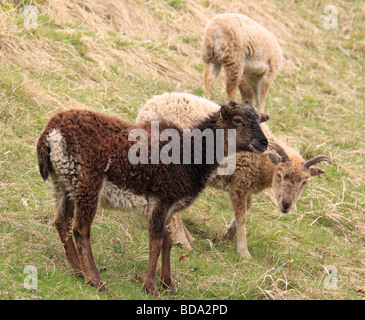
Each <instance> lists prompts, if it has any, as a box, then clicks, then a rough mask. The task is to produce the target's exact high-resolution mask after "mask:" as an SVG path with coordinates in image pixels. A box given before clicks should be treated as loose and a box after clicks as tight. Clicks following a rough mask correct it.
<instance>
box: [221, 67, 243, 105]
mask: <svg viewBox="0 0 365 320" xmlns="http://www.w3.org/2000/svg"><path fill="white" fill-rule="evenodd" d="M243 66H244V61H242V63H240V64H236V63H227V64H226V65H225V69H226V91H227V97H228V100H230V101H236V96H237V94H236V91H237V87H238V84H239V82H240V80H241V77H242V74H243Z"/></svg>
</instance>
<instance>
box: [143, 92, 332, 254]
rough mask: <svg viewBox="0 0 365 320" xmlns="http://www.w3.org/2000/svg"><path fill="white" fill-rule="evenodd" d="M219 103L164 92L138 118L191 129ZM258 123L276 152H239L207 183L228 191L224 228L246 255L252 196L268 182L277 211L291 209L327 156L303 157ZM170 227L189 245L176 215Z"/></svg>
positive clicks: (177, 239) (326, 159) (149, 103)
mask: <svg viewBox="0 0 365 320" xmlns="http://www.w3.org/2000/svg"><path fill="white" fill-rule="evenodd" d="M219 108H220V106H219V105H217V104H216V103H214V102H212V101H209V100H206V99H204V98H200V97H197V96H194V95H192V94H186V93H165V94H163V95H160V96H155V97H153V98H152V99H150V100H149V101H147V102H146V104H145V106H144V107H142V108H141V109H140V110H139V114H138V117H137V122H138V123H143V122H145V121H151V120H162V119H165V120H170V121H173V122H174V123H176V124H178V125H180V126H181V127H183V128H192V127H193V124H194V123H195V122H196V121H199V119H201V118H204V117H206V116H207V115H209V114H211V113H214V112H216V111H217V110H219ZM190 121H191V123H190V125H189V122H190ZM261 128H262V130H263V132H264V134H265V136H266V137H267V139H268V140H269V141H270V145H271V147H272V149H274V150H275V151H274V152H270V153H264V154H260V155H259V154H253V153H248V152H240V153H237V154H236V171H235V172H234V173H233V174H232V175H227V176H225V175H217V176H216V178H215V180H214V181H213V182H212V183H211V184H210V186H214V187H216V188H219V189H222V190H225V191H227V192H228V193H229V195H230V199H231V201H232V206H233V210H234V215H235V218H234V219H233V220H232V222H231V224H230V225H229V227H228V229H227V231H226V237H228V238H231V237H233V236H234V235H235V233H236V231H237V251H238V252H239V254H240V255H242V256H244V257H248V258H249V257H250V256H251V255H250V253H249V251H248V248H247V242H246V214H247V210H248V209H249V207H250V206H251V203H252V196H253V195H254V194H257V193H259V192H261V191H263V190H265V189H268V188H270V187H272V188H273V193H274V195H275V198H276V200H277V203H278V206H279V208H280V210H281V211H282V212H284V213H286V212H289V210H290V209H291V208H292V207H293V206H294V205H295V203H296V201H297V200H298V198H299V196H300V194H301V193H302V191H303V188H304V185H305V184H306V182H307V180H308V179H309V178H310V176H316V175H317V176H320V175H321V174H323V173H325V171H323V170H321V169H319V168H316V167H312V165H314V164H315V163H318V162H321V161H331V159H330V158H328V157H327V156H317V157H314V158H313V159H311V160H309V161H307V162H306V161H305V160H304V159H303V158H302V157H301V155H300V154H299V152H298V151H297V150H295V149H294V148H291V147H289V146H288V145H286V144H285V143H284V142H283V141H281V140H279V139H278V138H276V137H275V136H274V135H273V134H272V133H271V132H270V130H269V128H268V126H267V125H266V124H261ZM171 229H172V232H173V234H172V238H173V241H174V242H175V243H180V244H182V245H183V246H184V247H186V248H191V245H190V241H191V240H192V237H191V235H190V234H189V233H188V231H187V230H186V228H185V226H184V225H183V224H182V221H181V217H180V214H177V215H175V220H174V221H173V225H172V226H171Z"/></svg>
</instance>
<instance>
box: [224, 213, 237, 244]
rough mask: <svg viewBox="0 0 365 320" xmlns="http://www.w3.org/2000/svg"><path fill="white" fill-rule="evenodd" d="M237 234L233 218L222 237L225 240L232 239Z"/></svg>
mask: <svg viewBox="0 0 365 320" xmlns="http://www.w3.org/2000/svg"><path fill="white" fill-rule="evenodd" d="M236 232H237V224H236V219H235V218H233V219H232V220H231V223H230V224H229V226H228V228H227V230H226V233H225V234H224V237H225V238H227V239H233V237H234V236H235V234H236Z"/></svg>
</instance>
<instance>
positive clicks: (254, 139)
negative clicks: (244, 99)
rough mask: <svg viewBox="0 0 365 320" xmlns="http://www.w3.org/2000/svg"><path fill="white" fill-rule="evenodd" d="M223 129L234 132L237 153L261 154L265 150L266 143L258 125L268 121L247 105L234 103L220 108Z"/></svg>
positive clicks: (266, 116) (264, 115)
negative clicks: (233, 130)
mask: <svg viewBox="0 0 365 320" xmlns="http://www.w3.org/2000/svg"><path fill="white" fill-rule="evenodd" d="M221 115H222V122H223V127H224V128H225V129H235V130H236V147H237V151H250V152H254V153H262V152H264V151H266V150H267V146H268V141H267V139H266V137H265V135H264V133H263V132H262V130H261V127H260V123H261V122H265V121H267V120H268V119H269V116H268V115H267V114H264V113H262V114H260V113H259V112H257V110H256V109H255V108H254V107H252V106H250V105H248V104H245V105H241V104H238V103H236V102H234V101H231V102H229V103H228V104H226V105H224V106H222V107H221Z"/></svg>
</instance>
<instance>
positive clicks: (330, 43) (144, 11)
mask: <svg viewBox="0 0 365 320" xmlns="http://www.w3.org/2000/svg"><path fill="white" fill-rule="evenodd" d="M29 3H30V1H14V2H11V4H9V3H5V2H3V3H1V4H0V9H1V10H0V79H1V82H0V155H1V157H0V299H19V298H34V297H36V298H37V297H38V298H42V299H66V298H71V299H78V298H80V297H87V298H91V299H99V298H101V299H108V298H119V299H120V298H129V299H145V298H150V297H146V296H144V294H143V293H142V290H141V288H140V285H141V278H142V277H143V274H144V272H145V267H146V261H147V256H148V248H147V231H146V229H145V228H143V227H141V226H142V225H143V223H142V222H140V221H134V220H133V219H131V218H130V217H129V216H127V215H126V214H124V213H115V212H108V211H102V212H100V213H99V215H98V216H97V218H96V221H95V224H94V229H93V242H94V243H93V248H94V255H95V257H96V260H97V264H98V266H99V267H100V268H101V269H102V270H104V271H103V273H102V277H103V278H104V279H105V280H106V281H107V282H108V286H109V288H110V290H109V293H108V294H106V295H103V294H100V293H97V292H95V290H94V288H91V287H89V286H85V285H84V284H83V283H82V282H81V281H79V280H77V279H74V278H73V277H71V276H70V268H69V266H68V264H67V262H66V261H65V258H64V255H63V252H62V247H61V246H60V245H59V241H58V239H57V234H56V232H55V230H54V227H53V211H54V206H53V202H52V197H51V192H50V190H49V186H48V185H47V184H44V183H43V181H41V179H40V177H39V174H38V172H37V164H36V161H35V144H36V141H37V138H38V136H39V133H40V132H41V130H42V129H43V127H44V125H45V123H46V121H47V119H48V118H49V116H50V115H51V114H53V113H54V112H56V111H58V110H60V109H63V108H74V107H78V108H90V109H93V110H99V111H102V112H106V113H109V114H113V115H116V116H119V117H122V118H124V119H129V120H131V121H133V119H134V118H135V116H136V114H137V111H138V107H139V106H141V105H142V104H143V103H144V102H145V101H146V100H147V99H149V98H150V97H151V96H152V95H154V94H160V93H162V92H164V91H188V92H193V93H196V94H202V92H203V83H202V69H203V63H202V60H201V54H200V40H201V36H202V32H203V29H204V26H205V24H206V22H207V21H208V20H209V19H210V18H211V17H213V16H214V15H215V14H217V13H221V12H241V13H244V14H247V15H249V16H251V17H252V18H253V19H255V20H257V21H258V22H259V23H261V24H263V25H264V26H266V27H267V28H268V29H270V30H271V31H272V32H273V33H274V34H275V35H276V36H277V38H278V40H279V43H280V45H281V47H282V50H283V52H284V66H283V68H282V70H281V72H280V74H279V76H278V77H277V79H276V80H275V82H274V84H273V86H272V88H271V89H270V92H269V96H268V100H267V106H266V108H267V111H268V112H269V113H270V114H271V120H270V127H271V129H272V131H273V132H274V133H275V134H277V135H279V136H280V135H281V136H284V137H285V140H287V141H288V142H289V143H290V144H291V145H293V146H295V147H297V148H298V149H299V150H300V151H301V153H302V154H303V156H304V157H306V158H310V157H312V156H314V155H317V154H319V153H322V154H328V155H330V156H331V157H332V158H333V159H334V165H332V166H329V165H324V166H323V167H325V169H326V170H327V174H326V177H324V178H322V180H321V181H319V180H316V179H313V181H312V182H311V183H310V184H309V186H308V187H307V188H306V191H305V192H304V194H303V196H302V197H301V199H300V200H299V202H298V207H297V210H296V211H294V212H292V213H291V214H290V215H282V214H280V213H279V211H278V210H277V208H276V204H275V201H274V199H273V197H272V195H271V194H270V193H267V194H263V195H261V196H260V197H258V198H257V200H256V202H255V203H254V206H253V209H252V214H251V215H250V216H249V222H248V241H249V248H250V251H251V252H252V253H253V259H252V260H251V261H248V262H247V261H241V260H239V258H238V257H237V255H236V253H235V242H234V241H227V240H224V239H223V232H224V228H225V226H226V225H227V224H228V222H229V221H230V218H231V207H230V206H229V203H228V201H227V198H226V196H225V195H224V194H222V193H220V192H218V191H216V190H210V189H208V190H207V191H206V192H204V194H203V195H202V197H201V198H200V199H199V200H198V201H197V203H196V204H195V205H194V206H193V207H191V208H190V209H189V210H187V212H186V213H185V217H186V222H187V224H188V226H189V229H190V230H191V232H192V233H193V235H194V237H195V238H196V239H197V242H196V244H195V248H196V250H195V252H194V253H186V252H185V251H184V250H182V249H181V248H174V250H173V257H172V259H173V261H174V262H173V264H174V268H173V276H174V279H175V281H176V282H177V285H178V288H179V291H178V293H177V294H176V295H172V296H171V295H169V294H168V293H164V294H163V296H162V298H166V299H169V298H171V299H209V298H210V299H358V298H364V294H363V292H364V285H365V250H364V249H363V244H364V239H365V220H364V218H365V214H364V208H365V196H364V194H365V161H364V159H365V145H364V142H363V137H364V134H365V131H364V101H365V96H364V92H365V82H364V78H363V74H364V67H365V64H364V60H363V56H364V53H365V41H364V39H365V33H364V32H365V31H364V30H365V21H364V19H361V17H363V16H364V15H365V6H364V5H363V4H362V3H361V1H353V2H351V3H350V2H346V1H343V0H337V1H332V4H334V5H335V6H336V7H337V8H338V14H339V21H338V29H336V30H327V29H325V28H324V27H323V19H324V18H325V14H324V12H323V10H324V7H325V6H326V5H327V3H326V2H324V1H310V2H309V3H308V2H298V1H259V2H258V1H253V0H248V1H244V2H242V1H238V0H237V1H236V0H234V1H224V0H210V1H204V0H196V1H191V0H186V1H185V0H174V1H169V0H166V1H163V0H150V1H142V0H137V1H131V0H123V1H117V2H116V1H111V0H103V1H92V0H88V1H73V0H72V1H71V0H66V1H61V0H55V1H50V2H48V1H38V2H32V4H34V5H35V6H36V7H37V8H38V10H39V17H38V28H37V29H35V30H27V29H25V28H24V24H23V22H24V18H25V17H24V15H22V11H23V8H24V6H25V5H27V4H29ZM214 88H215V91H214V93H213V99H214V100H216V101H217V102H219V103H224V102H225V99H226V95H225V88H224V78H223V77H222V76H221V77H220V78H219V79H218V82H217V83H216V85H215V87H214ZM208 206H209V207H210V208H211V209H207V208H208ZM121 221H123V223H121ZM183 254H188V255H189V257H188V258H186V259H183V260H180V259H179V258H180V257H181V256H182V255H183ZM28 264H35V265H37V267H38V268H39V273H40V279H39V290H38V291H37V292H35V293H32V292H27V291H26V290H25V289H23V288H22V282H23V279H24V274H23V268H24V266H26V265H28ZM328 265H334V266H336V268H337V270H338V275H339V283H338V289H337V290H332V291H328V290H325V289H323V281H324V278H325V277H326V273H325V267H326V266H328Z"/></svg>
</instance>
